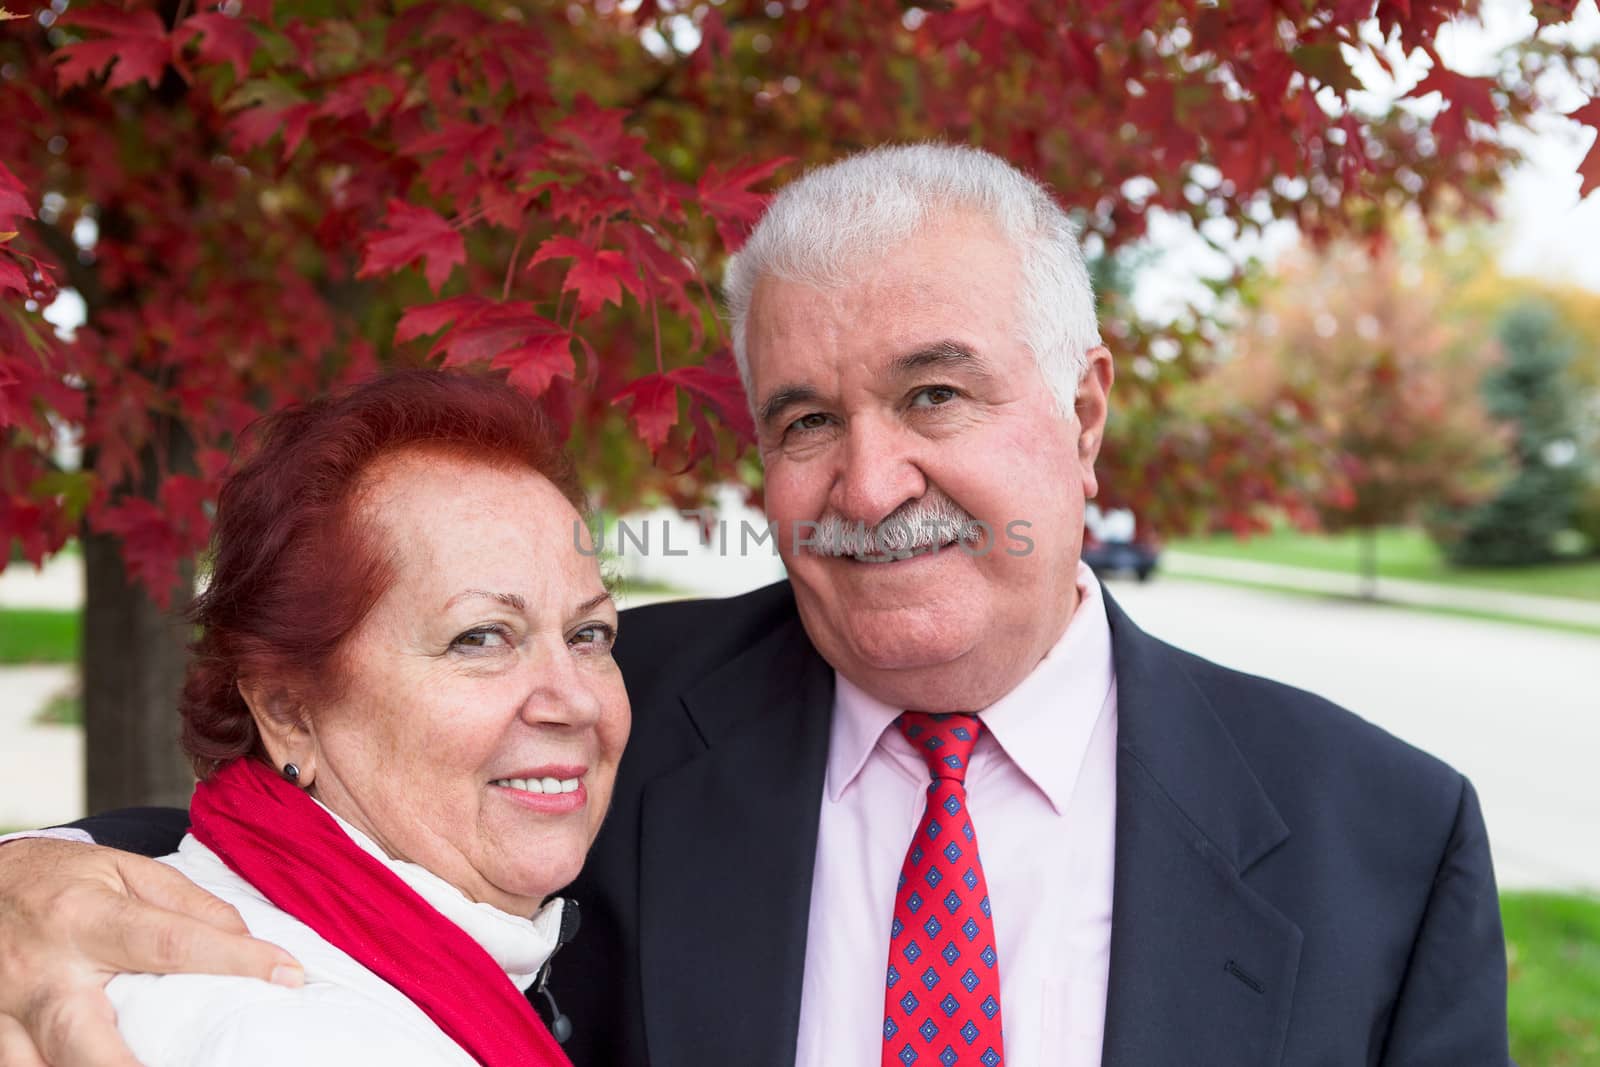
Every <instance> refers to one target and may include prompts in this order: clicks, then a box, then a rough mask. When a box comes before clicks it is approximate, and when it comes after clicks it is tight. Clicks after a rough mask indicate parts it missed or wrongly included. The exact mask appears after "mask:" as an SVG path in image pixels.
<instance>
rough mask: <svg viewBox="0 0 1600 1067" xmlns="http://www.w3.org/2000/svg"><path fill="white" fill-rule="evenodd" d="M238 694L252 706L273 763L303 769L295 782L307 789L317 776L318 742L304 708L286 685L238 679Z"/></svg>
mask: <svg viewBox="0 0 1600 1067" xmlns="http://www.w3.org/2000/svg"><path fill="white" fill-rule="evenodd" d="M239 695H240V696H241V697H243V698H244V702H245V706H246V707H248V708H249V709H250V717H251V718H252V719H254V720H255V724H256V731H257V732H258V733H259V734H260V735H261V743H262V745H263V746H265V748H266V750H267V757H268V758H269V759H271V760H272V765H273V766H274V767H277V768H278V769H279V770H282V769H283V767H284V765H285V764H288V763H292V764H294V765H295V767H297V768H298V769H299V771H300V774H299V776H298V777H297V778H296V779H295V784H296V785H298V786H300V787H301V788H302V789H305V788H308V787H309V786H310V785H311V783H312V781H313V780H314V779H315V778H316V776H317V744H316V738H315V737H313V736H312V734H311V730H310V728H309V727H308V725H307V723H306V717H305V709H304V707H303V706H302V705H301V703H300V702H299V700H298V699H296V697H295V695H294V694H293V693H292V692H291V691H290V690H288V689H287V688H285V687H283V686H281V685H278V686H269V685H262V684H259V683H256V682H248V681H245V680H244V679H240V681H239Z"/></svg>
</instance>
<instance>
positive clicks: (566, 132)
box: [0, 0, 1600, 806]
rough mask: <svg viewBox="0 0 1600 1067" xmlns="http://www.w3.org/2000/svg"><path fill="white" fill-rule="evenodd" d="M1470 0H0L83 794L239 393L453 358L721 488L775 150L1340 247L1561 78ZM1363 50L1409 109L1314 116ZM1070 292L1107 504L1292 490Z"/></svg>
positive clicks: (1255, 444)
mask: <svg viewBox="0 0 1600 1067" xmlns="http://www.w3.org/2000/svg"><path fill="white" fill-rule="evenodd" d="M1470 6H1471V0H1381V2H1378V3H1376V4H1375V5H1374V3H1373V2H1372V0H1314V2H1310V3H1293V4H1290V3H1281V2H1267V0H1245V2H1237V3H1230V4H1226V5H1222V6H1216V5H1212V4H1209V3H1202V2H1199V0H1136V2H1131V3H1119V4H1108V3H1104V2H1077V3H1049V2H1046V0H953V2H952V0H938V2H930V3H926V4H924V5H922V6H912V5H909V4H907V3H903V2H899V0H631V2H619V0H589V2H570V0H563V2H559V3H557V2H542V0H497V2H496V3H493V4H490V3H482V2H422V3H412V4H403V5H394V4H388V3H373V2H370V0H343V2H340V3H335V4H299V3H279V4H271V3H268V2H266V0H226V2H223V3H220V4H218V3H212V2H209V0H207V2H200V3H196V2H193V0H161V2H140V0H130V2H128V3H86V2H81V0H79V2H74V3H71V4H70V6H69V4H68V3H66V2H65V0H54V2H52V3H48V4H30V5H27V6H26V7H25V8H24V10H22V11H21V12H19V13H18V14H19V15H20V16H21V17H13V18H11V19H10V20H9V21H6V22H4V23H0V114H3V115H4V116H5V120H4V122H0V290H3V291H5V292H6V293H7V294H8V295H9V296H10V297H12V298H13V299H9V300H6V301H4V302H3V307H0V433H3V434H4V444H3V449H4V451H3V452H0V544H4V545H16V546H18V551H20V553H21V555H22V557H23V558H25V559H27V560H31V561H34V562H38V561H39V560H41V559H43V558H44V557H46V556H48V555H49V554H51V553H52V552H54V551H57V550H58V549H60V548H61V547H62V545H64V544H65V543H66V542H67V541H68V539H70V538H73V537H78V538H79V539H80V541H81V543H82V546H83V551H84V555H85V562H86V567H87V573H88V575H89V597H88V605H87V615H86V650H85V670H86V708H85V713H86V718H87V720H88V724H89V772H90V782H91V801H92V803H93V804H95V805H96V806H102V805H105V804H111V803H125V802H134V801H140V802H143V801H152V800H166V801H173V800H177V801H179V802H181V801H182V799H183V798H184V796H186V792H187V779H186V777H185V776H184V774H183V770H182V768H181V766H179V765H178V763H177V761H176V757H168V756H166V755H157V754H156V753H165V752H166V751H167V750H168V749H169V748H170V746H169V745H168V744H167V738H168V737H169V736H170V732H171V720H170V716H171V700H170V695H171V692H172V688H173V687H174V686H175V685H176V678H177V677H178V672H179V671H180V670H181V646H182V632H181V628H179V627H177V626H175V625H174V624H173V623H171V622H170V621H169V617H168V616H167V615H165V614H163V613H162V611H161V610H160V608H161V607H162V606H165V605H168V604H169V603H172V602H173V601H174V598H176V599H178V600H181V599H182V598H183V597H184V596H185V595H186V590H187V578H188V575H189V574H190V573H191V568H192V560H193V558H194V556H195V554H196V552H197V551H198V550H199V549H200V548H201V546H202V545H203V544H204V540H205V537H206V534H207V527H208V520H207V507H208V502H209V500H210V499H211V497H212V493H213V491H214V489H215V486H216V480H217V478H218V477H219V475H220V473H221V471H222V469H223V466H224V462H225V457H226V455H227V453H228V450H229V448H230V447H231V444H232V441H233V440H234V437H235V435H236V434H237V433H238V431H239V430H240V428H241V427H242V426H244V425H245V424H246V423H247V422H249V421H250V420H251V419H252V418H254V417H255V416H256V415H257V414H258V413H260V412H262V411H265V410H269V409H272V408H274V407H276V406H279V405H281V404H284V403H286V402H289V401H292V400H295V399H298V398H302V397H305V396H308V395H312V394H315V393H317V392H319V391H321V390H325V389H327V388H329V387H330V386H332V385H334V384H336V383H339V382H342V381H345V380H348V379H350V378H352V377H356V376H360V375H364V374H366V373H369V372H370V370H372V369H373V368H374V367H376V366H378V365H383V364H391V365H392V364H404V363H415V362H421V361H427V360H437V361H442V362H444V363H446V364H487V365H489V366H492V367H495V368H499V369H501V370H503V371H504V372H506V373H507V374H508V375H509V377H510V378H511V380H513V381H515V382H516V383H517V384H518V385H520V386H522V387H523V388H525V389H527V390H529V391H530V392H533V393H537V394H540V395H542V396H544V397H546V398H547V401H548V403H549V405H550V407H551V409H552V410H553V411H554V412H556V413H557V415H558V416H559V417H560V418H561V419H562V420H563V421H564V422H565V424H566V425H567V426H568V428H569V430H570V437H571V442H572V445H573V448H574V450H575V452H576V454H577V455H578V457H579V460H580V463H581V464H582V466H583V469H584V471H585V473H586V475H587V477H588V478H589V481H590V483H591V485H592V486H593V487H595V489H596V490H597V491H598V492H599V493H600V494H601V495H602V497H603V498H604V499H605V500H606V501H607V502H608V503H610V504H613V505H617V506H622V505H626V504H628V503H631V502H633V501H635V500H638V499H640V498H642V497H644V496H648V495H651V494H665V495H666V496H668V497H669V498H671V499H675V500H679V501H688V500H690V499H693V498H694V497H695V496H696V495H697V494H698V493H699V492H700V491H701V490H702V489H703V488H704V487H705V486H706V485H708V484H711V483H713V482H716V481H720V480H725V479H729V478H736V477H740V476H741V475H742V476H744V477H745V478H746V480H751V481H753V480H754V479H755V475H754V471H753V464H752V463H751V461H750V459H749V457H748V456H747V455H746V454H745V452H744V450H743V447H742V446H743V444H744V442H745V441H746V439H747V437H748V433H749V425H748V416H747V414H746V408H745V403H744V399H743V397H742V395H741V394H740V392H739V389H738V383H737V380H736V378H735V376H734V374H733V373H732V368H731V365H730V362H729V360H728V358H727V355H726V344H725V337H724V335H723V331H722V329H721V327H720V324H719V321H718V319H717V312H716V300H715V297H716V293H715V285H714V281H713V279H714V278H715V277H716V276H717V273H718V271H717V265H718V261H719V259H720V257H721V256H722V255H724V254H725V252H726V251H727V249H729V248H731V247H733V246H735V245H736V244H737V243H738V242H739V241H740V240H741V238H742V236H743V235H744V234H745V233H746V232H747V229H748V227H749V225H750V224H751V222H752V221H753V220H754V219H755V218H756V217H757V216H758V215H759V213H760V210H761V207H762V204H763V202H764V201H763V197H762V195H761V193H760V192H759V190H761V189H763V188H765V187H766V186H767V185H768V184H769V182H770V181H771V180H772V179H774V178H781V177H784V176H788V175H792V174H793V173H796V172H797V171H798V169H799V168H801V167H802V166H803V165H805V164H807V163H810V162H814V161H820V160H824V159H828V158H832V157H835V156H837V155H838V154H840V153H841V152H843V151H845V150H848V149H850V148H854V147H859V146H864V145H869V144H874V143H879V142H883V141H886V140H895V139H912V138H927V137H943V138H948V139H951V140H957V141H965V142H971V143H976V144H981V145H984V146H987V147H989V148H992V149H994V150H995V151H998V152H1000V153H1001V154H1003V155H1005V156H1007V157H1008V158H1010V159H1012V160H1013V161H1015V162H1016V163H1018V164H1020V165H1022V166H1023V167H1025V168H1027V169H1029V170H1030V171H1032V172H1034V173H1036V174H1038V175H1040V176H1041V177H1043V178H1044V179H1045V180H1047V181H1048V182H1049V183H1050V184H1051V185H1052V186H1053V187H1054V189H1055V190H1056V192H1057V194H1058V195H1059V197H1060V198H1061V200H1062V202H1063V203H1064V204H1065V205H1067V206H1068V207H1069V208H1071V209H1073V210H1074V211H1075V212H1077V213H1078V214H1079V216H1080V217H1081V218H1082V220H1083V223H1084V227H1085V230H1086V232H1087V234H1088V235H1089V240H1090V245H1091V250H1092V251H1094V252H1096V253H1097V254H1099V255H1103V256H1112V255H1115V253H1116V250H1117V249H1119V248H1121V247H1123V246H1125V245H1127V244H1128V243H1129V242H1131V241H1133V240H1135V239H1137V238H1138V237H1140V236H1141V235H1142V234H1143V232H1144V226H1145V221H1146V218H1147V217H1148V215H1149V213H1150V212H1151V210H1152V209H1155V208H1161V209H1164V210H1167V211H1172V212H1177V213H1180V214H1182V215H1185V216H1187V217H1189V218H1191V219H1193V220H1195V221H1196V222H1197V223H1198V222H1201V221H1204V220H1207V219H1214V218H1221V219H1229V220H1234V221H1235V222H1237V223H1239V224H1240V225H1241V226H1243V227H1246V228H1249V227H1254V226H1258V225H1260V224H1261V223H1262V222H1263V221H1264V220H1266V219H1268V218H1273V217H1277V218H1290V219H1293V220H1295V221H1296V222H1297V223H1298V224H1299V225H1300V226H1301V228H1302V229H1303V230H1304V231H1305V232H1307V233H1308V234H1311V235H1313V236H1317V237H1328V236H1334V235H1351V234H1353V235H1356V236H1358V237H1361V236H1365V237H1375V236H1376V235H1378V234H1381V233H1382V232H1383V220H1384V217H1385V216H1386V215H1387V214H1388V213H1389V212H1391V211H1392V210H1393V209H1394V208H1395V207H1397V206H1399V205H1401V204H1404V203H1420V204H1421V205H1422V206H1423V207H1424V208H1427V207H1428V206H1429V205H1430V204H1431V203H1432V202H1433V200H1434V199H1435V198H1436V197H1437V196H1438V195H1439V194H1440V193H1442V192H1443V191H1445V190H1453V191H1454V192H1455V194H1457V195H1458V196H1459V197H1460V198H1461V199H1463V200H1465V201H1466V202H1468V203H1476V204H1479V205H1486V204H1487V198H1488V197H1489V196H1490V194H1491V193H1492V192H1493V190H1494V188H1495V185H1496V182H1497V180H1498V178H1499V176H1500V174H1501V173H1502V172H1503V170H1504V169H1505V167H1506V166H1507V165H1508V164H1509V163H1510V162H1511V161H1512V160H1513V159H1514V153H1513V151H1512V150H1511V149H1510V148H1508V147H1507V146H1506V145H1505V143H1504V141H1503V137H1502V134H1503V132H1504V130H1505V129H1506V128H1507V127H1511V126H1517V125H1522V124H1525V123H1527V122H1528V120H1529V119H1530V118H1531V117H1533V116H1534V115H1536V114H1538V113H1540V112H1541V111H1543V110H1546V109H1547V108H1546V105H1545V104H1544V102H1543V100H1542V98H1541V97H1540V95H1539V93H1538V92H1537V91H1536V85H1535V79H1536V76H1537V75H1538V73H1539V72H1540V71H1541V70H1544V69H1548V68H1549V67H1550V66H1551V65H1565V66H1567V67H1569V68H1571V69H1573V70H1575V71H1577V73H1576V74H1575V75H1574V76H1579V77H1581V75H1582V70H1581V69H1579V67H1577V66H1574V64H1573V60H1574V59H1575V58H1576V52H1575V50H1574V49H1573V48H1571V47H1570V46H1565V45H1561V44H1559V43H1549V42H1533V43H1530V44H1529V45H1528V46H1527V47H1525V48H1523V49H1521V50H1520V51H1518V52H1516V53H1515V54H1513V55H1510V56H1508V57H1507V59H1506V62H1505V64H1504V66H1503V69H1501V70H1500V71H1499V72H1497V73H1495V74H1493V75H1488V76H1474V75H1468V74H1465V73H1461V72H1456V71H1452V70H1450V69H1448V67H1447V66H1446V65H1445V64H1444V63H1443V62H1441V61H1440V60H1439V57H1438V55H1437V52H1436V51H1435V42H1436V41H1437V39H1438V33H1439V30H1440V28H1441V27H1442V26H1443V25H1444V24H1445V23H1446V21H1447V20H1448V19H1450V18H1451V17H1454V16H1457V15H1460V14H1462V13H1463V10H1464V9H1466V8H1469V7H1470ZM1574 6H1575V5H1574V4H1572V3H1540V4H1538V5H1536V11H1537V14H1538V15H1539V17H1540V18H1541V19H1542V20H1544V21H1545V22H1558V21H1561V20H1562V19H1564V18H1565V17H1567V16H1569V15H1570V13H1571V10H1572V8H1573V7H1574ZM1380 39H1381V40H1380ZM1396 49H1398V50H1400V51H1404V52H1406V53H1408V54H1411V55H1414V56H1422V57H1426V59H1427V60H1428V61H1429V62H1430V63H1431V72H1430V73H1429V75H1428V77H1427V78H1426V80H1424V81H1423V82H1422V83H1421V84H1420V85H1418V86H1417V87H1416V89H1415V90H1414V91H1413V93H1412V95H1413V96H1414V97H1417V98H1421V99H1423V101H1424V102H1425V103H1427V104H1429V105H1430V106H1431V112H1430V111H1428V110H1427V109H1424V110H1422V111H1419V110H1418V109H1417V108H1415V107H1411V106H1409V105H1410V103H1414V102H1405V106H1397V107H1393V108H1388V109H1386V110H1381V111H1363V110H1361V109H1360V108H1358V107H1356V106H1354V105H1353V104H1352V102H1351V94H1352V93H1353V92H1354V91H1355V90H1357V89H1358V88H1359V87H1360V83H1359V81H1358V79H1357V78H1356V77H1355V75H1354V74H1353V73H1352V70H1351V62H1352V59H1353V57H1354V56H1355V55H1356V54H1358V53H1359V54H1364V55H1369V56H1374V57H1376V58H1377V60H1378V61H1379V62H1381V63H1385V64H1387V63H1388V60H1387V58H1385V57H1386V55H1387V54H1388V53H1389V52H1392V51H1393V50H1396ZM1433 94H1438V95H1437V97H1436V98H1435V97H1434V96H1433ZM1426 114H1431V115H1432V117H1431V118H1426V117H1424V115H1426ZM1578 117H1579V118H1580V119H1582V120H1583V121H1585V122H1589V123H1591V124H1593V123H1595V122H1596V121H1597V120H1600V115H1597V114H1596V113H1595V110H1594V107H1593V106H1592V105H1591V107H1590V108H1588V109H1586V110H1584V111H1582V112H1580V114H1579V116H1578ZM1596 158H1597V157H1596V155H1594V154H1591V156H1590V157H1589V161H1588V162H1587V163H1586V170H1585V175H1586V185H1585V188H1586V190H1587V188H1589V187H1591V186H1593V185H1594V184H1596V182H1597V180H1600V166H1597V162H1596ZM1134 179H1141V180H1140V181H1134ZM58 286H62V287H70V288H71V289H72V290H73V291H75V292H76V293H77V294H78V295H79V296H80V297H81V299H82V300H83V302H84V304H85V306H86V308H87V313H86V318H85V321H84V322H83V324H82V325H81V326H79V327H78V329H77V330H76V333H75V335H74V336H73V337H72V338H71V339H70V340H65V339H62V338H60V337H58V336H57V335H56V334H55V333H54V332H53V331H52V330H51V329H50V328H49V327H48V326H47V325H45V324H44V323H43V322H42V320H41V318H40V311H41V309H42V308H44V307H46V306H48V305H49V304H50V302H51V300H52V299H53V298H54V296H55V293H56V289H57V287H58ZM1102 313H1103V321H1104V326H1105V332H1106V335H1107V338H1108V340H1109V341H1110V343H1111V344H1112V346H1113V348H1114V349H1116V350H1117V351H1118V354H1119V356H1120V357H1123V358H1125V359H1127V360H1129V363H1128V364H1126V365H1127V366H1130V367H1132V368H1133V370H1132V372H1131V373H1125V374H1124V375H1123V378H1122V382H1121V383H1119V386H1118V399H1119V413H1120V414H1119V418H1118V419H1117V421H1116V423H1115V424H1114V429H1113V435H1112V438H1111V440H1110V441H1109V442H1108V453H1107V457H1106V465H1107V468H1108V469H1107V472H1106V476H1105V484H1106V486H1107V489H1108V496H1109V499H1108V503H1109V504H1129V505H1132V506H1134V507H1135V508H1137V509H1139V510H1140V511H1141V513H1142V514H1144V515H1147V516H1149V517H1150V519H1149V521H1150V522H1151V523H1153V524H1154V525H1155V526H1157V527H1158V528H1160V527H1165V528H1173V527H1176V526H1180V525H1195V524H1210V525H1216V524H1224V525H1240V524H1246V523H1248V522H1250V521H1253V519H1252V518H1251V516H1252V515H1253V514H1254V513H1255V511H1256V509H1257V508H1258V507H1259V506H1261V505H1266V504H1274V503H1282V502H1283V501H1285V500H1290V501H1292V500H1293V499H1294V498H1295V495H1296V487H1295V485H1294V471H1295V469H1296V467H1295V464H1297V463H1303V462H1304V460H1305V453H1304V450H1303V449H1302V448H1300V447H1299V446H1298V445H1297V443H1296V442H1295V441H1294V440H1293V438H1292V437H1290V436H1287V435H1285V434H1283V433H1282V432H1281V430H1282V427H1278V426H1274V425H1269V424H1266V423H1262V422H1252V421H1251V420H1250V419H1249V417H1247V416H1245V415H1243V414H1238V415H1235V416H1231V417H1229V418H1218V419H1216V420H1214V421H1212V422H1209V423H1205V424H1195V423H1191V422H1182V423H1180V422H1179V421H1178V420H1176V419H1175V418H1173V409H1172V406H1171V403H1170V397H1171V395H1172V393H1173V391H1174V390H1175V389H1177V388H1179V387H1181V386H1182V384H1183V383H1184V382H1186V381H1187V380H1189V379H1190V378H1192V377H1193V376H1194V375H1195V374H1196V373H1198V372H1199V371H1200V370H1201V369H1202V368H1203V367H1204V365H1205V363H1206V358H1207V357H1206V352H1207V337H1206V336H1205V330H1204V324H1203V323H1200V324H1196V325H1194V326H1192V327H1185V328H1182V329H1175V328H1170V327H1161V328H1160V329H1155V328H1152V327H1147V326H1145V325H1144V324H1142V323H1140V322H1139V321H1138V319H1137V317H1136V316H1134V315H1133V314H1132V312H1131V309H1130V308H1128V307H1127V305H1126V303H1125V301H1119V300H1118V299H1117V298H1116V297H1115V295H1114V294H1113V297H1112V299H1111V300H1110V301H1109V302H1108V303H1107V305H1106V306H1105V307H1103V309H1102ZM64 439H70V440H71V441H72V442H74V443H75V444H76V445H77V446H78V447H80V448H81V462H70V461H67V462H64V461H63V459H62V451H63V450H62V448H61V447H60V446H61V444H62V442H63V440H64ZM130 751H132V752H137V753H142V754H143V756H142V757H141V758H140V759H134V760H130V759H129V758H128V755H127V754H128V752H130Z"/></svg>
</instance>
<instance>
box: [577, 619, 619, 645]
mask: <svg viewBox="0 0 1600 1067" xmlns="http://www.w3.org/2000/svg"><path fill="white" fill-rule="evenodd" d="M616 641H617V630H616V627H614V626H608V625H606V624H605V623H603V622H591V623H589V624H588V625H586V626H580V627H578V629H576V630H574V631H573V632H572V636H571V637H569V638H568V639H567V643H568V644H571V645H574V646H577V647H578V648H581V649H583V651H585V652H588V651H594V652H609V651H611V646H612V645H614V644H616Z"/></svg>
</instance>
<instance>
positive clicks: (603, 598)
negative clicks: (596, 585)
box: [572, 590, 617, 615]
mask: <svg viewBox="0 0 1600 1067" xmlns="http://www.w3.org/2000/svg"><path fill="white" fill-rule="evenodd" d="M607 603H609V604H610V605H611V606H612V607H613V608H614V607H616V606H617V604H616V599H615V598H614V597H612V595H611V592H610V590H606V591H604V592H601V593H597V594H596V595H594V596H592V597H590V598H589V599H588V600H585V601H584V602H583V603H582V604H579V605H578V606H577V607H576V608H573V609H572V614H574V615H582V614H583V613H584V612H587V611H593V610H594V609H595V608H597V607H599V606H600V605H601V604H607Z"/></svg>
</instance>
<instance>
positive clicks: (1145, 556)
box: [1083, 532, 1161, 582]
mask: <svg viewBox="0 0 1600 1067" xmlns="http://www.w3.org/2000/svg"><path fill="white" fill-rule="evenodd" d="M1160 560H1161V550H1160V549H1159V548H1157V547H1156V546H1155V545H1154V544H1151V543H1150V542H1147V541H1102V540H1100V539H1099V538H1097V537H1095V536H1094V535H1093V534H1090V533H1087V532H1086V533H1085V534H1084V536H1083V561H1084V562H1085V563H1087V564H1088V565H1089V566H1090V568H1091V569H1093V570H1094V572H1095V574H1097V575H1100V576H1101V577H1105V576H1106V575H1109V574H1115V573H1122V574H1132V575H1133V576H1134V577H1136V578H1138V579H1139V580H1140V581H1141V582H1146V581H1149V580H1150V575H1152V574H1154V573H1155V570H1156V564H1157V563H1159V562H1160Z"/></svg>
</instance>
